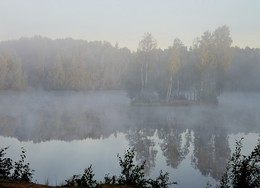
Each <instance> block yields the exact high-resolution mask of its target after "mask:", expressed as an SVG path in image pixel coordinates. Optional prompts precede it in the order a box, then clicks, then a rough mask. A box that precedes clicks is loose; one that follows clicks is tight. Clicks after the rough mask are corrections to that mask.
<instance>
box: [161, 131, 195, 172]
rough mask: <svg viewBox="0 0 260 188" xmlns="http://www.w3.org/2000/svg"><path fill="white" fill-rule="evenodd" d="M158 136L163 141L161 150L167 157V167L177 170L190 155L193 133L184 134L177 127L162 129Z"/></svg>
mask: <svg viewBox="0 0 260 188" xmlns="http://www.w3.org/2000/svg"><path fill="white" fill-rule="evenodd" d="M158 136H159V138H160V139H162V143H161V150H162V152H163V155H164V156H165V157H166V163H167V165H169V166H171V167H173V168H177V167H178V165H179V164H180V163H181V162H182V161H183V160H184V159H185V157H186V156H187V154H188V153H189V147H190V143H191V131H190V130H187V131H186V132H185V133H184V136H183V132H182V131H180V130H178V128H176V127H172V128H166V129H160V130H159V131H158Z"/></svg>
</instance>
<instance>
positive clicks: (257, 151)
mask: <svg viewBox="0 0 260 188" xmlns="http://www.w3.org/2000/svg"><path fill="white" fill-rule="evenodd" d="M241 148H242V139H241V140H240V141H237V142H236V149H235V152H234V153H233V154H232V157H231V159H230V161H229V163H228V166H227V169H226V172H225V173H224V175H223V176H222V179H221V181H220V185H219V186H218V187H220V188H229V187H233V188H240V187H243V188H256V187H260V137H259V139H258V143H257V145H256V146H255V148H254V150H253V151H252V152H251V153H250V154H249V155H248V156H245V155H242V154H241Z"/></svg>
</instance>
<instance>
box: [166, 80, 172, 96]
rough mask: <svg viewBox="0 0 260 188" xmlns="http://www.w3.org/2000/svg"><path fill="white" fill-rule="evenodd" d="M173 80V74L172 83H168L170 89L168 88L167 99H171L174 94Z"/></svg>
mask: <svg viewBox="0 0 260 188" xmlns="http://www.w3.org/2000/svg"><path fill="white" fill-rule="evenodd" d="M172 81H173V79H172V76H171V78H170V83H169V85H168V89H167V95H166V100H167V101H169V100H170V98H171V95H172V85H173V84H172Z"/></svg>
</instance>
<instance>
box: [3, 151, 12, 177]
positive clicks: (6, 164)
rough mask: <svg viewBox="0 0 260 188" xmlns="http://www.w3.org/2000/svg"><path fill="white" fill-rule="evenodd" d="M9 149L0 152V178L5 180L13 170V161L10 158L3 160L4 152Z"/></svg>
mask: <svg viewBox="0 0 260 188" xmlns="http://www.w3.org/2000/svg"><path fill="white" fill-rule="evenodd" d="M8 148H9V147H6V148H3V149H1V150H0V178H4V179H7V178H9V177H10V175H11V170H12V169H13V160H12V159H10V158H5V155H6V150H7V149H8Z"/></svg>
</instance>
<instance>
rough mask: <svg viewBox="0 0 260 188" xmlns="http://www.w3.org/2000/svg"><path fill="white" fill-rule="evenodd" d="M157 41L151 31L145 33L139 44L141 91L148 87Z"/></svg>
mask: <svg viewBox="0 0 260 188" xmlns="http://www.w3.org/2000/svg"><path fill="white" fill-rule="evenodd" d="M156 46H157V43H156V40H155V39H154V38H153V36H152V34H151V33H145V34H144V37H143V39H142V40H141V41H140V42H139V45H138V50H137V51H138V54H139V60H140V69H141V91H144V90H145V89H147V84H148V73H149V69H150V68H151V62H152V61H153V57H154V56H153V52H154V50H155V49H156Z"/></svg>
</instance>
